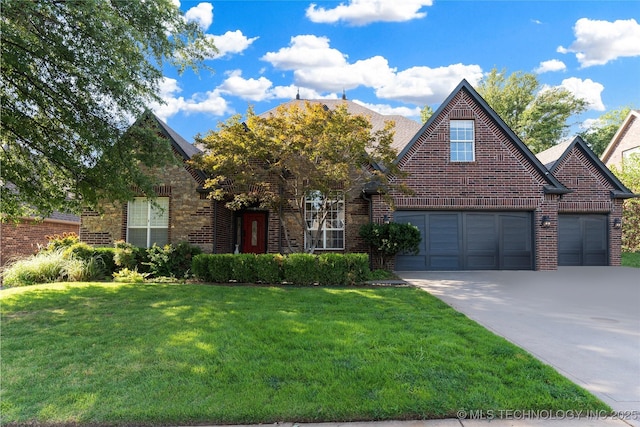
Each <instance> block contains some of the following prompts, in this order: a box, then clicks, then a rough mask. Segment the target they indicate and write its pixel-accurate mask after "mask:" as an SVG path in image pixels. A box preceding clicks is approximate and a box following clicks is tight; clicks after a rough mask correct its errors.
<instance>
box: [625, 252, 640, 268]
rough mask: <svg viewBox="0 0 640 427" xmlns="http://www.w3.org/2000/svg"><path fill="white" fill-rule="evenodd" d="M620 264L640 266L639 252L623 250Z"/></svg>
mask: <svg viewBox="0 0 640 427" xmlns="http://www.w3.org/2000/svg"><path fill="white" fill-rule="evenodd" d="M622 265H623V266H625V267H636V268H640V252H623V253H622Z"/></svg>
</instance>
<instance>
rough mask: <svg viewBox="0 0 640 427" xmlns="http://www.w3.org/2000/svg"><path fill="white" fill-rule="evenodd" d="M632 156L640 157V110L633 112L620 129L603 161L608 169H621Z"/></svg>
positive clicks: (603, 154)
mask: <svg viewBox="0 0 640 427" xmlns="http://www.w3.org/2000/svg"><path fill="white" fill-rule="evenodd" d="M632 154H638V155H640V110H631V111H630V112H629V115H628V116H627V117H626V118H625V119H624V121H623V122H622V125H620V129H618V131H617V132H616V134H615V135H614V136H613V138H612V139H611V142H610V143H609V145H607V148H605V149H604V151H603V153H602V156H601V159H602V162H603V163H604V164H605V166H607V167H608V168H611V167H612V166H615V167H617V168H620V167H621V166H622V165H623V163H624V159H625V158H627V157H629V156H630V155H632Z"/></svg>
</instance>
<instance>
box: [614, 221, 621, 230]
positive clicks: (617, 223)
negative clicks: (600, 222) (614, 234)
mask: <svg viewBox="0 0 640 427" xmlns="http://www.w3.org/2000/svg"><path fill="white" fill-rule="evenodd" d="M613 228H615V229H616V230H619V229H621V228H622V220H621V219H620V218H616V219H614V220H613Z"/></svg>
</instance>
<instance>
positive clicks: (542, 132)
mask: <svg viewBox="0 0 640 427" xmlns="http://www.w3.org/2000/svg"><path fill="white" fill-rule="evenodd" d="M477 90H478V93H479V94H480V95H481V96H482V97H483V98H484V99H485V101H487V103H488V104H489V105H490V106H491V108H493V110H494V111H495V112H496V113H498V115H499V116H500V117H501V118H502V119H503V120H504V121H505V123H506V124H507V126H509V127H510V128H511V130H513V131H514V132H515V134H516V135H518V137H519V138H520V139H521V140H522V141H523V142H524V143H525V144H526V145H527V146H528V147H529V148H530V149H531V151H533V152H534V153H538V152H540V151H543V150H546V149H547V148H549V147H551V146H553V145H555V144H557V143H558V142H560V140H561V139H562V138H563V137H565V136H566V135H567V131H568V129H569V126H570V125H569V124H568V123H567V120H568V119H569V118H570V117H571V116H572V115H574V114H579V113H581V112H583V111H585V110H586V107H587V102H586V101H585V100H583V99H580V98H577V97H575V96H574V95H573V94H572V93H571V92H569V91H568V90H566V89H563V88H560V87H553V88H549V87H541V85H540V83H539V82H538V78H537V77H536V75H535V74H532V73H523V72H515V73H512V74H511V75H509V76H507V75H506V70H502V71H498V70H497V69H495V68H494V69H492V70H491V72H490V73H489V74H487V75H486V76H485V77H484V78H483V79H482V80H481V81H480V83H479V85H478V88H477Z"/></svg>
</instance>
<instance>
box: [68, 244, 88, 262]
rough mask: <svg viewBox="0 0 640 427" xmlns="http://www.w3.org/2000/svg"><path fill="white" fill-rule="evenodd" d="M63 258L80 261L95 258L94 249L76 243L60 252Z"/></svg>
mask: <svg viewBox="0 0 640 427" xmlns="http://www.w3.org/2000/svg"><path fill="white" fill-rule="evenodd" d="M62 253H63V255H64V256H65V258H76V259H80V260H85V261H86V260H89V259H91V258H93V257H94V256H95V249H94V248H93V247H92V246H89V245H88V244H86V243H84V242H77V243H74V244H72V245H70V246H67V247H66V249H64V251H63V252H62Z"/></svg>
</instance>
